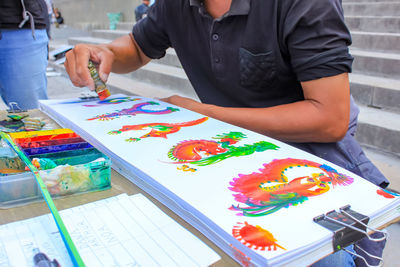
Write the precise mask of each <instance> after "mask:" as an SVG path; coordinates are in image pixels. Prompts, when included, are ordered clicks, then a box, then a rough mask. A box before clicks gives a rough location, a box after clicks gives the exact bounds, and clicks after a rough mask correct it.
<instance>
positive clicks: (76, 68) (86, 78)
mask: <svg viewBox="0 0 400 267" xmlns="http://www.w3.org/2000/svg"><path fill="white" fill-rule="evenodd" d="M89 60H91V61H93V63H95V65H96V66H97V67H98V72H99V76H100V79H102V80H103V81H104V82H106V81H107V79H108V75H109V74H110V72H111V68H112V64H113V61H114V53H113V52H112V51H111V49H109V48H108V47H107V46H106V45H90V44H78V45H76V46H75V47H74V48H73V49H72V50H70V51H69V52H68V53H67V54H66V60H65V63H64V66H65V69H66V71H67V73H68V75H69V77H70V79H71V81H72V84H73V85H75V86H78V87H85V86H87V87H89V88H90V89H91V90H94V82H93V79H92V77H91V76H90V72H89V69H88V62H89Z"/></svg>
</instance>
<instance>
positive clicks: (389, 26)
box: [345, 16, 400, 33]
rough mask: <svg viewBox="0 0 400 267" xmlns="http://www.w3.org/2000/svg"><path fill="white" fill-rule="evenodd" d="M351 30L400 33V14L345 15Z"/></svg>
mask: <svg viewBox="0 0 400 267" xmlns="http://www.w3.org/2000/svg"><path fill="white" fill-rule="evenodd" d="M345 22H346V24H347V27H349V29H350V31H367V32H391V33H400V16H345Z"/></svg>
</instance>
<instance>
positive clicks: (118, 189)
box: [0, 110, 240, 267]
mask: <svg viewBox="0 0 400 267" xmlns="http://www.w3.org/2000/svg"><path fill="white" fill-rule="evenodd" d="M28 113H29V114H30V116H31V117H42V118H45V119H46V120H49V121H51V122H52V123H54V121H52V120H51V119H50V118H48V117H47V116H46V115H45V114H44V113H42V112H41V111H40V110H30V111H28ZM5 117H6V111H0V119H4V118H5ZM55 127H58V126H57V125H56V126H55ZM111 186H112V187H111V189H108V190H104V191H97V192H89V193H83V194H75V195H70V196H65V197H61V198H57V199H53V200H54V203H55V205H56V207H57V209H58V210H59V211H60V210H63V209H68V208H72V207H75V206H79V205H83V204H86V203H89V202H92V201H96V200H100V199H105V198H109V197H112V196H115V195H119V194H123V193H126V194H128V195H133V194H138V193H142V194H143V195H145V196H146V197H147V198H148V199H150V200H151V201H152V202H153V203H154V204H155V205H157V207H159V208H160V209H161V210H163V211H164V212H165V213H166V214H168V216H170V217H171V218H173V219H174V220H175V221H176V222H178V223H179V224H180V225H182V226H183V227H184V228H186V229H188V230H189V231H190V232H192V233H193V234H194V235H196V236H197V237H198V238H200V239H201V240H202V241H203V242H204V243H206V244H207V245H208V246H209V247H211V248H212V249H213V250H214V251H215V252H216V253H217V254H218V255H220V257H221V260H219V261H218V262H216V263H214V264H213V265H212V266H213V267H226V266H240V265H239V264H238V263H236V262H235V261H234V260H233V259H232V258H231V257H229V256H228V255H227V254H226V253H225V252H223V251H222V250H221V249H219V248H218V247H217V246H216V245H214V244H213V243H212V242H211V241H209V240H208V239H207V238H206V237H205V236H204V235H202V234H201V233H200V232H199V231H198V230H197V229H195V228H194V227H192V226H191V225H190V224H188V223H186V222H185V221H184V220H183V219H181V218H180V217H178V216H177V215H176V214H175V213H173V212H172V211H171V210H170V209H168V208H167V207H165V206H164V205H163V204H162V203H160V202H159V201H157V200H156V199H154V198H153V197H151V196H150V195H149V194H147V193H146V192H144V191H143V190H141V189H140V188H139V187H137V186H136V185H135V184H133V183H132V182H130V181H129V180H128V179H126V178H125V177H124V176H122V175H121V174H119V173H118V172H116V171H114V170H112V171H111ZM47 213H50V210H49V209H48V207H47V205H46V203H45V202H44V201H41V202H36V203H30V204H26V205H23V206H19V207H14V208H10V209H0V225H1V224H6V223H10V222H14V221H18V220H24V219H29V218H32V217H36V216H40V215H43V214H47Z"/></svg>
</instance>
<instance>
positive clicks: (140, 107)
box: [87, 101, 179, 121]
mask: <svg viewBox="0 0 400 267" xmlns="http://www.w3.org/2000/svg"><path fill="white" fill-rule="evenodd" d="M150 105H160V103H157V102H154V101H148V102H143V103H139V104H136V105H133V106H132V107H131V108H126V109H122V110H119V111H116V112H112V113H106V114H102V115H97V116H96V117H93V118H89V119H87V120H88V121H92V120H100V121H107V120H113V119H115V118H119V117H122V116H136V115H137V114H150V115H163V114H169V113H172V112H175V111H179V109H178V108H173V107H167V108H165V109H161V110H154V109H145V108H144V107H145V106H150Z"/></svg>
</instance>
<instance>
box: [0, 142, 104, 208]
mask: <svg viewBox="0 0 400 267" xmlns="http://www.w3.org/2000/svg"><path fill="white" fill-rule="evenodd" d="M1 149H3V150H4V151H5V150H7V148H6V147H4V144H3V147H2V148H1ZM1 149H0V150H1ZM14 156H15V155H12V153H11V154H9V155H6V154H4V153H3V158H1V160H2V161H3V162H11V163H12V164H11V165H12V166H13V167H15V168H16V170H17V169H18V170H20V171H21V170H22V171H23V170H24V169H25V164H23V163H22V164H19V163H18V164H17V162H18V161H19V158H15V157H14ZM30 158H31V159H32V160H33V159H35V160H37V161H38V162H42V163H43V162H44V163H49V162H50V163H51V164H49V165H48V166H52V168H50V169H44V170H40V171H39V174H40V176H41V177H42V179H43V181H44V183H45V184H46V185H47V189H48V191H49V193H50V194H51V195H52V197H60V196H65V195H70V194H76V193H83V192H90V191H99V190H105V189H109V188H111V160H110V159H109V158H108V157H106V156H105V155H104V154H102V153H101V152H100V151H98V150H97V149H95V148H88V149H78V150H72V151H63V152H58V153H50V154H40V155H33V156H30ZM13 164H14V165H13ZM0 165H1V164H0ZM8 165H10V164H8ZM11 165H10V166H11ZM54 166H55V167H54ZM42 199H43V198H42V194H41V192H40V189H39V187H38V185H37V183H36V180H35V177H34V176H33V174H32V173H31V172H27V171H26V172H23V173H20V174H13V175H7V176H4V175H3V176H0V208H12V207H15V206H18V205H23V204H26V203H29V202H33V201H39V200H42Z"/></svg>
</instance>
